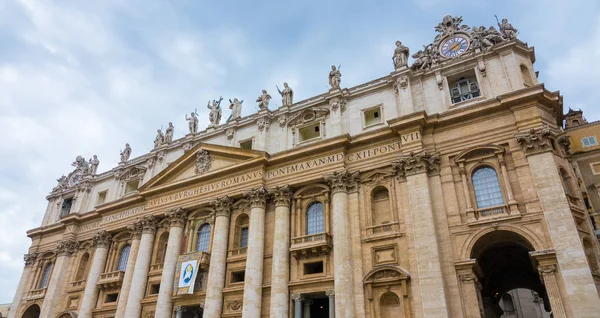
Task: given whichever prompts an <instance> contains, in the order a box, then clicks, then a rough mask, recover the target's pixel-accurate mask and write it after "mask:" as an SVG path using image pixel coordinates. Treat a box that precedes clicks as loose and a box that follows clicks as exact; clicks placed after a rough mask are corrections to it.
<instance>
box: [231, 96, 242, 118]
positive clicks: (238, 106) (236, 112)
mask: <svg viewBox="0 0 600 318" xmlns="http://www.w3.org/2000/svg"><path fill="white" fill-rule="evenodd" d="M243 102H244V101H239V100H238V99H237V98H234V99H233V101H232V100H231V99H230V100H229V109H231V115H230V116H229V119H227V122H229V121H230V120H236V119H238V118H240V117H242V103H243Z"/></svg>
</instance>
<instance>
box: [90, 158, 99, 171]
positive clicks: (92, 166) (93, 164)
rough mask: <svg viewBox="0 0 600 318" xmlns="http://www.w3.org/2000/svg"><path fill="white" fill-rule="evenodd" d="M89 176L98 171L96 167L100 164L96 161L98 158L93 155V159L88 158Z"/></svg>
mask: <svg viewBox="0 0 600 318" xmlns="http://www.w3.org/2000/svg"><path fill="white" fill-rule="evenodd" d="M89 163H90V174H91V175H95V174H96V171H97V170H98V165H99V164H100V160H98V156H97V155H94V157H93V158H90V162H89Z"/></svg>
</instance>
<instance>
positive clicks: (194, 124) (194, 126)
mask: <svg viewBox="0 0 600 318" xmlns="http://www.w3.org/2000/svg"><path fill="white" fill-rule="evenodd" d="M197 115H198V114H196V112H195V111H193V112H191V113H190V117H188V116H187V115H185V120H187V121H188V127H189V129H190V134H195V133H197V132H198V116H197Z"/></svg>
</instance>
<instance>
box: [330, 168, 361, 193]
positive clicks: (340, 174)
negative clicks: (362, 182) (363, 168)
mask: <svg viewBox="0 0 600 318" xmlns="http://www.w3.org/2000/svg"><path fill="white" fill-rule="evenodd" d="M359 174H360V173H359V172H358V171H355V172H352V173H350V172H348V171H347V170H341V171H336V172H334V173H332V174H329V175H326V176H325V182H327V183H328V184H329V186H330V187H331V190H332V192H333V193H335V192H338V191H351V190H355V189H356V188H357V186H358V181H359Z"/></svg>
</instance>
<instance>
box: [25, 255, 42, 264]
mask: <svg viewBox="0 0 600 318" xmlns="http://www.w3.org/2000/svg"><path fill="white" fill-rule="evenodd" d="M37 257H38V253H27V254H24V255H23V261H25V266H30V265H33V263H35V260H36V259H37Z"/></svg>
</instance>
